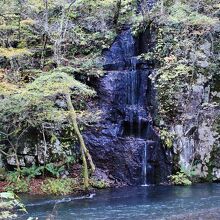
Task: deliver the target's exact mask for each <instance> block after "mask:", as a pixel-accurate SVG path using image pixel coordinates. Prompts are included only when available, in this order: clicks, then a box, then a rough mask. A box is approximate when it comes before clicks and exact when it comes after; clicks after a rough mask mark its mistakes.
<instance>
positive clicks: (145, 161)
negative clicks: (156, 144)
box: [142, 143, 148, 186]
mask: <svg viewBox="0 0 220 220" xmlns="http://www.w3.org/2000/svg"><path fill="white" fill-rule="evenodd" d="M142 169H143V171H142V172H143V185H142V186H148V185H147V143H145V144H144V154H143V165H142Z"/></svg>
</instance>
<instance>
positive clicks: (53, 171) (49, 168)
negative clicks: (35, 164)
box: [45, 163, 65, 178]
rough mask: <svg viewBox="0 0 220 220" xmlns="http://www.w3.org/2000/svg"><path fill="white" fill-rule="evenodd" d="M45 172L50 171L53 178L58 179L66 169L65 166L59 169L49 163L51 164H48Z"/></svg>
mask: <svg viewBox="0 0 220 220" xmlns="http://www.w3.org/2000/svg"><path fill="white" fill-rule="evenodd" d="M45 170H46V171H48V172H49V173H50V174H52V175H53V176H55V177H57V178H58V177H59V176H60V173H61V172H62V171H64V170H65V167H64V166H61V167H57V166H55V165H54V164H53V163H49V164H46V166H45Z"/></svg>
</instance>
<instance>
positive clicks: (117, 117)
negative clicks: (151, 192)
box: [90, 29, 168, 186]
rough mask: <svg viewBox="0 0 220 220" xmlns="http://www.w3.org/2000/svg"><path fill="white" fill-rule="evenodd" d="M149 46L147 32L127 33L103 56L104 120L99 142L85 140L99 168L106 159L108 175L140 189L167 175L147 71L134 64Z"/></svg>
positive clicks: (140, 63)
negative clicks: (155, 124) (97, 161)
mask: <svg viewBox="0 0 220 220" xmlns="http://www.w3.org/2000/svg"><path fill="white" fill-rule="evenodd" d="M150 43H151V34H150V30H146V31H145V32H143V33H140V34H139V36H137V37H134V36H133V35H132V31H131V29H128V30H125V31H123V32H122V33H120V34H119V35H118V36H117V37H116V39H115V41H114V43H113V44H112V46H111V48H109V49H108V50H105V51H104V53H103V55H104V61H105V62H104V70H105V71H106V74H105V76H104V77H103V79H102V80H101V81H100V95H101V100H102V102H101V103H102V104H101V107H102V109H103V110H104V111H103V112H105V117H106V119H105V120H104V123H102V124H101V125H102V126H101V129H102V130H101V131H100V134H101V137H100V136H99V137H96V135H94V136H93V137H92V138H90V141H91V140H92V146H93V149H94V148H97V158H99V160H101V162H100V164H103V162H102V160H103V157H105V156H106V157H105V161H108V163H107V167H108V169H109V170H110V171H111V173H112V174H114V175H115V176H117V177H118V178H119V179H122V180H126V181H127V182H130V183H132V184H134V183H135V184H139V185H141V184H143V185H145V186H146V185H147V184H152V183H156V182H159V181H161V180H162V179H165V177H166V176H167V173H168V171H167V165H166V164H165V155H164V151H163V149H162V148H161V145H160V138H159V136H158V134H157V132H156V131H155V130H154V126H153V122H152V120H151V118H152V117H151V113H152V112H153V111H152V109H153V108H154V105H153V104H154V103H153V102H151V101H154V100H153V99H154V98H153V97H154V96H155V94H154V91H153V90H152V87H151V84H150V78H149V77H148V75H149V74H150V73H151V68H152V66H150V63H148V62H144V61H142V60H140V59H138V55H140V54H141V53H144V52H147V51H148V50H149V45H150ZM106 97H108V98H106ZM97 139H98V140H97ZM99 142H100V144H99ZM104 146H107V147H105V148H104ZM109 149H110V150H109ZM100 150H103V152H105V151H107V150H109V152H110V151H111V152H112V153H111V157H107V155H109V153H105V154H104V153H103V154H101V156H100V154H98V152H100ZM93 152H94V150H93ZM112 155H113V157H112ZM112 158H114V163H112ZM118 164H120V166H119V165H118ZM162 167H165V169H166V170H165V169H163V168H162ZM161 170H163V173H161ZM164 170H165V171H166V172H164Z"/></svg>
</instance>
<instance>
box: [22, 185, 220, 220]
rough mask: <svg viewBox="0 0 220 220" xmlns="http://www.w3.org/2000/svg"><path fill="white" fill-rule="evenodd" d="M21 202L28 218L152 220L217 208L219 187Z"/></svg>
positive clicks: (110, 192) (149, 189)
mask: <svg viewBox="0 0 220 220" xmlns="http://www.w3.org/2000/svg"><path fill="white" fill-rule="evenodd" d="M23 200H24V202H25V204H26V205H27V210H28V212H29V215H30V216H33V217H39V219H40V220H41V219H46V218H47V217H48V216H49V215H54V216H55V219H57V220H74V219H76V220H81V219H82V220H84V219H85V220H90V219H91V220H99V219H102V220H104V219H107V220H110V219H132V220H139V219H140V220H141V219H146V220H151V219H154V220H155V219H165V218H167V217H170V216H173V215H179V214H185V213H196V212H199V211H201V210H203V211H204V210H208V209H212V208H220V184H199V185H194V186H148V187H141V186H139V187H125V188H119V189H107V190H100V191H97V192H96V194H95V195H88V196H86V197H77V198H74V197H70V196H68V197H54V198H51V197H47V198H46V197H44V198H42V197H32V198H30V197H24V198H23ZM202 219H203V218H202ZM204 219H205V218H204ZM219 219H220V216H219Z"/></svg>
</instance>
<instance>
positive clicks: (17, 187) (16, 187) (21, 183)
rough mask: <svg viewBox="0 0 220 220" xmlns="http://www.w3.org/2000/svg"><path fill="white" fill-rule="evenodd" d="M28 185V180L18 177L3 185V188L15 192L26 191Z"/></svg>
mask: <svg viewBox="0 0 220 220" xmlns="http://www.w3.org/2000/svg"><path fill="white" fill-rule="evenodd" d="M28 185H29V184H28V181H26V180H25V179H18V180H17V181H15V182H10V183H9V185H8V186H6V187H5V190H7V191H11V192H16V193H25V192H28Z"/></svg>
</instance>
